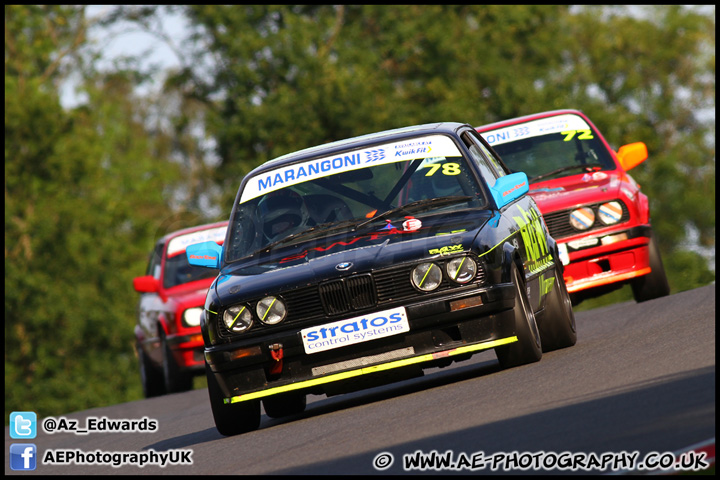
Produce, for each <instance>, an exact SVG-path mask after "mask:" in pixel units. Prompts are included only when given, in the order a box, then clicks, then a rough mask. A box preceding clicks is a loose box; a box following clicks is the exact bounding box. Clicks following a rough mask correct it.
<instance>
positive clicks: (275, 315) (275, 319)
mask: <svg viewBox="0 0 720 480" xmlns="http://www.w3.org/2000/svg"><path fill="white" fill-rule="evenodd" d="M255 312H257V316H258V318H259V319H260V321H261V322H263V323H266V324H268V325H275V324H277V323H280V322H282V321H283V320H285V317H286V316H287V308H286V307H285V304H284V303H283V301H282V300H280V299H279V298H277V297H265V298H263V299H262V300H260V301H259V302H258V304H257V306H256V307H255Z"/></svg>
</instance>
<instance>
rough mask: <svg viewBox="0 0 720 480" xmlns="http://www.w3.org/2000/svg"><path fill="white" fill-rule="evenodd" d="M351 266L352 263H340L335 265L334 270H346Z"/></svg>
mask: <svg viewBox="0 0 720 480" xmlns="http://www.w3.org/2000/svg"><path fill="white" fill-rule="evenodd" d="M352 266H353V264H352V262H342V263H338V264H337V265H335V269H336V270H347V269H349V268H350V267H352Z"/></svg>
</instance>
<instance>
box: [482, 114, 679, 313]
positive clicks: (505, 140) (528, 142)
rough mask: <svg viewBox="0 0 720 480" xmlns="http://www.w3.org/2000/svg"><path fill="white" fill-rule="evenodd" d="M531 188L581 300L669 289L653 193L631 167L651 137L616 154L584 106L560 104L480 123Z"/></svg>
mask: <svg viewBox="0 0 720 480" xmlns="http://www.w3.org/2000/svg"><path fill="white" fill-rule="evenodd" d="M477 131H478V132H479V133H480V134H481V135H482V136H483V137H484V138H485V140H487V142H488V143H489V144H490V145H491V146H492V148H493V149H494V150H495V151H496V152H497V153H498V154H499V156H500V157H501V159H502V160H503V162H504V163H505V164H506V165H507V166H508V167H509V168H510V169H511V170H512V171H522V172H525V173H526V174H527V176H528V179H529V181H530V194H531V195H532V197H533V198H534V199H535V201H536V202H537V204H538V207H539V208H540V211H541V212H542V214H543V217H544V219H545V223H546V224H547V227H548V230H549V231H550V234H551V235H552V236H553V237H554V238H555V240H557V242H558V247H559V254H560V257H561V261H562V263H563V265H564V266H565V268H564V278H565V283H566V285H567V288H568V291H569V292H570V294H571V298H572V300H573V303H574V304H577V303H579V302H581V301H582V300H583V299H585V298H589V297H595V296H598V295H602V294H604V293H607V292H609V291H611V290H614V289H616V288H620V287H621V286H623V285H624V284H627V283H629V284H630V285H631V286H632V291H633V296H634V297H635V300H636V301H637V302H642V301H645V300H650V299H653V298H657V297H661V296H664V295H668V294H669V293H670V287H669V285H668V281H667V278H666V276H665V270H664V268H663V263H662V259H661V256H660V251H659V250H658V246H657V242H656V241H655V238H654V235H653V231H652V227H651V225H650V211H649V208H648V199H647V196H646V195H644V194H643V193H642V192H641V191H640V186H639V185H638V184H637V183H636V182H635V181H634V180H633V179H632V177H631V176H630V175H628V173H627V172H628V171H629V170H631V169H632V168H634V167H636V166H637V165H639V164H640V163H642V162H643V161H645V159H647V156H648V153H647V147H646V145H645V144H644V143H643V142H636V143H631V144H629V145H623V146H622V147H620V149H619V150H618V151H617V152H615V151H614V150H613V149H612V148H610V145H609V144H608V142H607V141H606V140H605V138H604V137H603V136H602V134H601V133H600V131H599V130H598V129H597V128H596V127H595V125H593V123H592V122H591V121H590V119H588V117H587V116H585V115H584V114H583V113H582V112H579V111H577V110H556V111H550V112H544V113H537V114H534V115H528V116H525V117H519V118H513V119H510V120H505V121H502V122H497V123H493V124H490V125H484V126H481V127H477Z"/></svg>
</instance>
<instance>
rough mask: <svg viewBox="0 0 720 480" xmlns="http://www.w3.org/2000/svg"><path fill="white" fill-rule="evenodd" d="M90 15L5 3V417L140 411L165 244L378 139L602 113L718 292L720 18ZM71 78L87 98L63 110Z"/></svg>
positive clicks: (680, 270) (656, 214)
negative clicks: (151, 274) (177, 27)
mask: <svg viewBox="0 0 720 480" xmlns="http://www.w3.org/2000/svg"><path fill="white" fill-rule="evenodd" d="M87 8H88V7H86V6H57V5H52V6H48V5H44V6H39V5H34V6H33V5H29V6H19V5H6V6H5V410H6V416H5V418H6V423H7V421H8V414H9V412H11V411H13V410H34V411H36V412H38V414H39V415H40V416H47V415H58V414H62V413H67V412H70V411H75V410H80V409H86V408H92V407H98V406H102V405H108V404H114V403H119V402H125V401H131V400H135V399H138V398H141V388H140V381H139V374H138V366H137V359H136V358H135V355H134V351H133V334H132V331H133V326H134V323H135V313H136V311H135V305H136V302H137V294H136V293H135V291H134V290H133V288H132V278H133V277H135V276H139V275H142V274H143V273H144V268H145V263H146V260H147V255H148V253H149V252H150V249H151V248H152V245H153V243H154V241H155V240H156V239H157V238H159V237H160V236H162V235H164V234H165V233H168V232H170V231H172V230H176V229H178V228H181V227H185V226H191V225H193V224H198V223H202V222H205V221H214V220H218V219H224V218H227V216H228V215H229V212H230V208H231V204H232V201H233V199H234V196H235V193H236V190H237V186H238V185H239V183H240V180H241V179H242V177H243V175H245V174H246V173H247V172H248V171H249V170H251V169H252V168H254V167H255V166H257V165H259V164H260V163H262V162H264V161H266V160H269V159H271V158H274V157H276V156H279V155H282V154H285V153H289V152H292V151H294V150H298V149H301V148H305V147H308V146H313V145H318V144H321V143H326V142H330V141H334V140H338V139H341V138H347V137H352V136H356V135H361V134H364V133H369V132H372V131H378V130H383V129H388V128H395V127H402V126H407V125H411V124H419V123H427V122H434V121H461V122H467V123H470V124H472V125H482V124H485V123H490V122H494V121H498V120H502V119H505V118H509V117H513V116H518V115H525V114H529V113H533V112H538V111H543V110H548V109H558V108H577V109H580V110H583V111H584V112H585V113H587V114H588V115H589V116H590V118H591V119H592V120H593V122H594V123H595V124H596V125H597V126H598V127H599V128H600V130H601V131H602V132H603V133H604V135H605V136H606V138H607V139H608V140H609V141H610V142H611V144H613V146H615V147H616V148H617V147H619V146H620V145H622V144H625V143H630V142H633V141H644V142H645V143H646V144H647V145H648V148H649V151H650V158H649V160H648V161H647V162H645V163H643V164H642V165H641V166H639V167H637V168H636V169H635V170H633V171H632V172H631V174H632V176H633V177H634V178H635V179H636V180H637V181H638V183H640V184H641V185H642V188H643V190H644V192H645V193H646V194H647V195H648V197H649V198H650V207H651V213H652V221H653V225H654V228H655V230H656V232H657V234H658V237H659V240H660V245H661V250H662V252H663V258H664V261H665V266H666V270H667V272H668V276H669V279H670V283H671V287H672V290H673V293H675V292H678V291H682V290H686V289H690V288H695V287H697V286H700V285H705V284H708V283H711V282H714V280H715V271H714V267H713V266H712V263H714V253H713V254H712V257H710V258H708V256H707V255H705V256H703V255H700V254H699V253H698V251H702V248H705V249H706V250H710V251H712V252H714V247H715V136H714V131H715V122H714V108H715V10H714V7H710V10H705V11H698V10H697V9H692V8H687V7H684V6H646V7H633V8H630V7H607V6H605V7H583V8H578V7H574V8H571V7H569V6H550V5H538V6H530V5H522V6H517V5H516V6H498V5H469V6H440V5H426V6H420V5H403V6H380V5H363V6H359V5H358V6H330V5H314V6H302V5H295V6H290V5H280V6H253V5H242V6H237V5H233V6H218V5H211V6H200V5H191V6H163V7H160V6H133V7H129V6H112V7H111V8H110V9H109V11H108V12H106V14H105V15H103V16H102V17H99V18H90V17H88V16H87ZM167 14H180V15H183V16H184V17H185V18H187V19H188V32H187V34H188V35H187V37H186V38H184V39H176V38H170V37H167V36H166V35H165V33H164V32H163V31H162V29H161V28H160V25H161V23H160V22H159V19H161V18H162V16H163V15H167ZM118 25H124V26H126V27H127V28H135V29H139V30H142V31H146V32H150V33H152V34H153V35H155V36H156V37H157V38H159V39H161V40H163V41H165V42H167V43H168V44H170V45H172V46H173V48H174V49H175V52H176V54H177V56H178V60H179V62H180V66H179V67H178V68H177V69H174V70H173V71H160V70H159V68H158V67H155V66H147V65H145V64H143V63H142V62H141V60H142V58H140V57H124V58H120V59H115V61H114V62H112V63H108V61H107V60H108V59H107V58H105V57H104V52H103V50H102V48H101V46H99V45H96V44H94V43H93V42H92V41H91V40H90V36H89V32H91V31H102V30H103V29H110V28H111V27H114V26H118ZM108 65H110V66H108ZM160 74H162V75H163V78H164V79H165V81H164V83H163V85H162V88H161V89H148V88H145V87H147V86H148V85H150V84H151V82H152V80H153V79H155V78H158V75H160ZM69 80H72V81H73V83H74V85H75V88H76V91H77V93H78V94H79V95H81V98H82V99H83V100H82V101H81V102H80V103H79V104H78V105H76V106H73V107H63V106H62V103H61V91H62V87H63V86H64V85H66V84H67V82H68V81H69ZM141 92H144V93H141ZM707 112H712V115H710V116H708V115H707ZM703 113H705V114H706V115H702V114H703ZM708 260H710V262H711V263H709V261H708ZM711 267H712V268H711ZM630 298H631V296H630V295H629V293H628V292H627V291H623V290H621V291H619V292H618V293H617V294H611V295H608V296H605V297H601V298H600V299H599V300H598V301H597V302H595V303H590V304H589V306H586V307H585V308H592V307H594V306H597V305H601V304H602V303H607V302H614V301H625V300H629V299H630ZM583 305H585V304H583Z"/></svg>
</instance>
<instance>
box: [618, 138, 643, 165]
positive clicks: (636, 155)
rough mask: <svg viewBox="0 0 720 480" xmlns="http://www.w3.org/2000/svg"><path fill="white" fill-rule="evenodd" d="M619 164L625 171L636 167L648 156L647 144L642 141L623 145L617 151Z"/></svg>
mask: <svg viewBox="0 0 720 480" xmlns="http://www.w3.org/2000/svg"><path fill="white" fill-rule="evenodd" d="M617 156H618V160H619V161H620V166H621V167H622V168H623V170H625V171H626V172H627V171H628V170H630V169H632V168H635V167H637V166H638V165H640V164H641V163H642V162H644V161H645V160H646V159H647V158H648V151H647V146H646V145H645V144H644V143H643V142H635V143H630V144H628V145H623V146H622V147H620V150H618V152H617Z"/></svg>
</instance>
